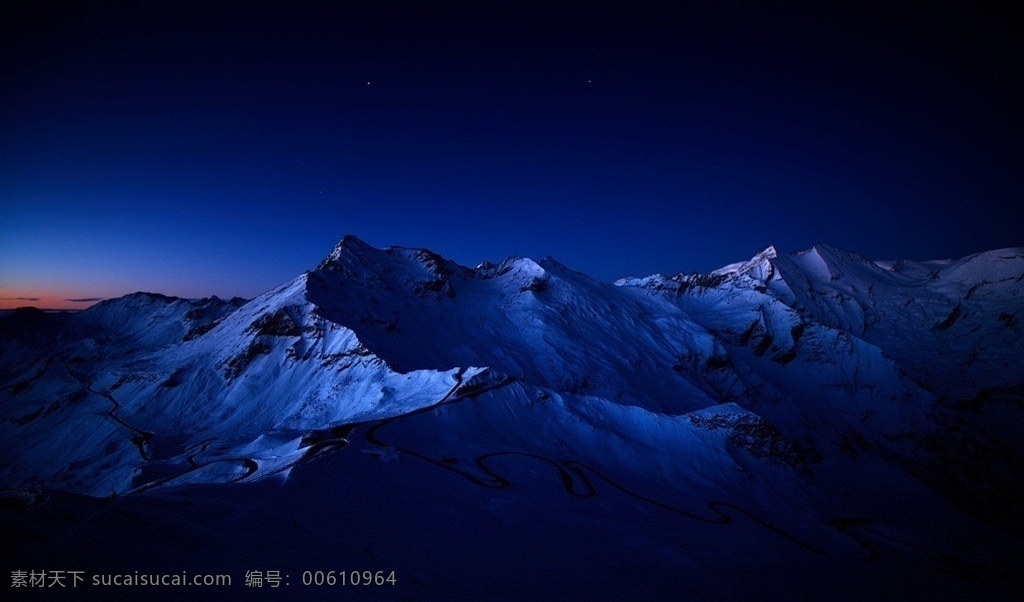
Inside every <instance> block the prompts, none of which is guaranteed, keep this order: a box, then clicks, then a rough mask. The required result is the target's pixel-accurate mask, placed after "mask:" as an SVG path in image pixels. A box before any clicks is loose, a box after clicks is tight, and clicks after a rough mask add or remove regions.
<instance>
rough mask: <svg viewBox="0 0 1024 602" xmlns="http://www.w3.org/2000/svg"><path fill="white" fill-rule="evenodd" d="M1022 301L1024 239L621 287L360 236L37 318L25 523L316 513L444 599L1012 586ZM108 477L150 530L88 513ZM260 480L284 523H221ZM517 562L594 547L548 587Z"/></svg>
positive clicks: (262, 545)
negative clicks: (200, 291)
mask: <svg viewBox="0 0 1024 602" xmlns="http://www.w3.org/2000/svg"><path fill="white" fill-rule="evenodd" d="M1021 298H1024V249H1020V248H1018V249H1003V250H998V251H991V252H988V253H981V254H978V255H974V256H971V257H967V258H964V259H961V260H957V261H934V262H911V261H871V260H868V259H865V258H863V257H860V256H858V255H855V254H853V253H849V252H846V251H842V250H840V249H836V248H833V247H829V246H817V247H814V248H812V249H810V250H807V251H804V252H801V253H795V254H792V255H784V254H780V253H778V252H777V251H776V250H775V249H774V248H773V247H769V248H768V249H766V250H765V251H762V252H761V253H758V254H757V255H756V256H754V257H753V258H752V259H750V260H748V261H745V262H740V263H736V264H732V265H729V266H726V267H723V268H721V269H719V270H715V271H713V272H711V273H707V274H699V273H694V274H682V273H681V274H675V275H671V276H665V275H652V276H648V277H644V278H625V279H622V280H619V281H618V282H616V283H615V284H606V283H601V282H597V281H595V280H593V279H591V278H589V277H587V276H585V275H583V274H580V273H577V272H574V271H572V270H571V269H569V268H567V267H565V266H563V265H561V264H560V263H558V262H557V261H555V260H553V259H550V258H548V259H545V260H542V261H540V262H539V263H538V262H534V261H533V260H530V259H526V258H518V257H513V258H509V259H506V260H504V261H502V262H501V263H499V264H497V265H495V264H490V263H483V264H481V265H479V266H477V267H476V268H469V267H464V266H461V265H458V264H456V263H455V262H452V261H450V260H447V259H445V258H443V257H441V256H439V255H437V254H435V253H433V252H431V251H428V250H425V249H410V248H403V247H390V248H387V249H377V248H374V247H372V246H370V245H368V244H366V243H364V242H363V241H361V240H359V239H358V238H356V237H354V236H346V237H345V238H343V239H342V240H341V242H339V243H338V245H337V246H336V247H335V248H334V249H333V250H332V251H331V253H330V254H329V255H328V256H327V257H326V258H325V259H324V260H323V261H322V262H321V263H320V264H319V265H318V266H317V267H316V268H315V269H313V270H311V271H309V272H307V273H305V274H303V275H301V276H299V277H297V278H295V279H294V280H292V281H290V282H287V283H284V284H282V285H281V286H279V287H277V288H275V289H273V290H271V291H269V292H267V293H265V294H263V295H261V296H259V297H257V298H255V299H252V300H249V301H242V300H232V301H231V302H225V301H221V300H219V299H216V298H212V299H205V300H201V301H188V300H184V299H176V298H171V297H164V296H160V295H148V294H136V295H129V296H127V297H123V298H120V299H113V300H108V301H104V302H102V303H99V304H97V305H95V306H94V307H92V308H90V309H88V310H85V311H82V312H80V313H78V314H61V315H51V314H47V315H42V316H38V315H33V316H31V320H30V319H28V318H27V317H26V316H25V315H23V313H22V314H13V315H10V316H7V317H5V318H2V319H0V337H2V340H3V342H4V344H3V346H2V350H0V391H2V393H0V396H2V397H0V400H2V401H0V419H2V422H0V433H2V437H3V441H4V443H5V445H4V449H5V451H4V452H3V458H4V462H3V463H2V464H0V486H2V487H3V488H5V489H4V491H6V492H7V493H6V494H5V495H6V497H5V498H4V499H5V500H6V501H7V502H8V504H7V505H8V506H11V509H10V510H8V511H6V512H9V514H7V515H6V516H7V518H5V519H4V523H3V525H4V526H5V528H6V529H7V531H6V533H7V534H8V537H6V538H5V539H6V540H7V543H5V544H4V546H5V547H6V548H9V551H10V552H11V554H8V555H7V556H9V557H14V556H19V557H23V558H27V559H31V558H48V557H52V556H53V550H52V548H51V547H48V546H49V545H50V544H48V543H47V542H48V541H49V542H52V541H55V540H57V539H59V538H62V537H67V536H70V535H69V534H70V533H71V532H72V531H73V532H74V533H78V534H79V536H80V537H83V538H84V537H85V536H86V535H88V534H96V533H98V531H99V530H102V529H105V530H106V531H104V533H105V535H104V541H107V540H110V541H116V542H120V545H122V546H125V549H138V548H139V546H140V545H141V544H140V542H141V541H142V540H144V539H146V538H156V540H157V542H158V544H157V545H158V546H163V547H164V548H165V549H169V550H172V551H170V552H166V554H167V555H169V556H165V555H164V553H163V552H161V554H159V555H153V556H146V555H144V558H148V559H149V560H150V561H155V559H157V558H158V557H159V558H165V557H170V558H173V559H174V560H175V562H179V563H180V562H184V560H183V559H184V558H186V557H187V555H185V553H184V552H181V553H177V552H174V551H173V550H176V549H178V547H175V546H178V544H175V543H170V542H169V540H166V541H165V539H166V538H167V537H169V536H168V535H167V533H171V532H180V533H181V536H180V537H179V536H175V537H176V538H177V539H181V540H182V541H184V542H185V544H182V546H183V547H181V549H182V550H185V549H203V550H211V553H210V556H209V557H202V558H206V559H207V560H209V559H210V558H212V557H214V556H218V557H221V558H224V557H228V556H230V554H236V555H237V554H240V553H241V551H243V550H245V551H249V552H250V553H251V551H252V550H256V551H258V552H259V553H260V554H265V555H270V556H273V554H274V551H275V550H278V549H280V548H279V542H280V541H286V542H291V543H293V544H295V545H296V546H299V545H300V542H301V547H302V550H303V551H302V552H300V553H297V555H296V556H294V557H292V558H289V559H287V560H286V559H284V558H281V559H280V560H279V561H280V562H282V563H293V564H292V565H290V566H291V567H292V569H294V570H295V571H297V574H298V573H301V572H302V570H303V569H302V567H303V566H305V567H306V568H309V567H312V566H320V565H323V563H324V561H325V559H326V558H330V559H331V562H334V561H335V560H334V559H337V558H340V559H341V560H343V561H344V562H347V563H349V564H343V565H339V568H345V567H348V568H357V567H362V566H369V565H374V566H378V565H380V566H385V565H386V566H395V567H400V568H401V569H402V570H404V571H406V575H408V577H409V578H410V579H411V580H412V581H405V582H403V583H405V586H404V589H403V588H400V589H401V592H404V593H402V595H408V596H411V597H414V598H427V599H435V598H436V599H445V598H451V597H465V596H466V595H471V596H477V597H479V596H483V597H497V598H503V599H505V598H507V599H521V598H522V597H525V596H527V595H530V596H540V597H542V598H543V597H551V596H554V597H560V596H568V595H576V594H579V593H580V592H590V593H592V594H594V595H597V594H598V593H601V594H602V595H604V594H607V593H608V592H612V593H616V592H617V593H618V594H622V595H626V594H627V593H628V592H630V591H634V590H633V585H630V584H629V583H628V582H627V580H620V579H618V578H616V577H614V576H613V575H615V574H618V573H616V572H615V571H614V570H612V568H613V567H617V569H616V570H618V569H622V567H627V568H628V570H629V571H633V572H635V574H636V575H638V576H642V578H643V579H648V580H650V581H651V583H654V584H655V585H652V586H651V588H649V589H645V590H644V591H646V592H647V593H648V594H649V597H650V598H652V599H658V598H662V599H676V598H678V597H679V596H680V595H683V594H687V595H694V596H698V597H701V598H704V599H716V598H721V599H731V598H734V597H735V596H739V595H751V594H754V593H758V594H760V597H762V598H763V597H768V598H774V597H780V598H785V597H791V596H792V595H794V594H800V595H805V596H810V597H815V596H816V595H818V594H820V595H825V594H824V593H823V592H832V593H831V594H829V595H830V596H832V597H834V598H839V599H842V598H849V599H857V598H863V597H865V596H868V597H871V596H872V595H877V594H878V593H879V592H880V591H887V592H888V591H890V590H883V589H873V588H872V585H871V584H872V583H876V582H875V581H872V578H877V583H888V584H890V585H891V584H892V583H893V579H894V575H896V574H899V575H900V576H901V578H905V579H906V583H907V584H909V585H908V589H907V591H915V592H917V593H920V592H921V591H933V592H949V591H954V592H960V593H963V594H964V595H974V594H977V593H978V592H983V593H985V592H992V591H1001V590H1000V589H999V588H1001V587H1004V586H1006V585H1007V583H1006V579H1009V577H1007V575H1008V574H1009V572H1006V571H1008V570H1009V569H1008V568H1007V567H1008V564H1007V563H1010V562H1011V561H1012V559H1013V558H1017V557H1019V556H1015V555H1018V554H1019V553H1020V551H1021V547H1020V539H1019V538H1020V537H1021V535H1022V534H1024V523H1022V522H1021V518H1020V513H1019V509H1020V507H1021V506H1022V505H1024V490H1022V483H1024V478H1022V477H1024V470H1022V466H1024V464H1022V461H1024V449H1022V447H1021V444H1020V439H1019V434H1020V432H1022V431H1024V410H1022V407H1024V403H1022V401H1024V337H1022V328H1024V325H1022V323H1024V308H1022V306H1021V302H1020V299H1021ZM240 492H245V493H244V495H243V494H242V493H240ZM72 494H75V495H74V496H72ZM79 495H84V496H87V497H78V496H79ZM68 496H72V497H68ZM239 496H242V497H239ZM243 498H244V500H245V501H244V502H243V501H241V500H242V499H243ZM181 499H190V500H193V503H199V504H201V506H202V511H201V512H198V511H194V510H192V509H191V508H192V507H191V506H190V507H188V508H186V507H178V506H174V505H173V503H172V500H181ZM100 500H107V501H106V502H102V503H115V504H117V506H116V507H117V508H119V510H118V512H121V513H122V515H129V516H135V517H136V518H138V517H142V518H140V520H144V521H145V522H147V523H148V524H151V525H153V529H152V530H150V531H147V532H146V533H144V534H142V533H139V532H138V531H137V530H135V529H134V527H131V526H129V524H121V523H120V522H115V523H114V526H113V527H112V526H111V523H110V521H107V520H104V519H101V518H96V517H97V516H100V515H101V514H102V513H100V514H96V513H93V514H89V513H85V514H81V513H80V512H79V511H81V510H83V509H88V508H93V507H95V505H96V504H100V503H101V501H100ZM111 500H113V502H111ZM195 500H202V501H200V502H196V501H195ZM311 500H317V502H316V503H317V504H320V503H323V504H326V505H325V506H322V508H321V506H316V508H321V509H318V510H313V509H311V505H310V504H312V502H311ZM167 504H171V506H167ZM239 504H242V505H243V506H244V507H246V508H247V510H245V515H246V516H251V517H260V520H265V521H266V523H267V524H266V525H265V529H266V531H265V533H264V534H263V535H259V536H253V535H251V534H249V535H245V536H244V537H242V536H241V535H240V531H239V529H242V528H243V526H242V524H241V523H238V522H237V520H236V519H228V518H226V517H227V516H229V515H232V516H234V515H233V514H232V513H233V512H234V511H233V510H231V509H232V508H235V507H236V506H238V505H239ZM158 508H165V509H166V508H171V509H170V510H167V511H168V512H169V513H170V514H167V515H164V514H161V513H160V512H163V510H161V511H160V512H158V511H157V509H158ZM328 508H331V509H332V510H330V511H328ZM69 509H70V510H69ZM66 512H73V513H75V514H76V515H78V514H81V516H82V518H79V519H76V520H77V521H79V522H77V523H74V524H75V526H74V527H73V528H72V527H65V526H62V525H64V524H65V523H61V522H60V521H57V519H56V518H55V517H56V516H59V515H61V513H66ZM197 512H198V513H197ZM343 516H344V517H345V518H342V517H343ZM356 520H358V521H363V525H364V526H363V527H359V528H355V527H353V526H352V525H351V523H352V522H353V521H356ZM339 521H340V522H344V523H346V524H348V525H349V527H346V528H342V527H340V526H339ZM243 522H244V521H243ZM14 523H18V524H27V525H34V527H32V528H30V529H28V530H24V529H22V530H18V529H21V527H19V528H18V529H15V528H13V527H12V526H11V525H12V524H14ZM441 524H443V525H444V528H443V539H444V541H443V542H437V541H435V540H434V538H438V537H441V533H442V531H438V529H439V528H440V527H439V525H441ZM368 525H373V526H374V528H373V529H371V528H369V527H368ZM350 527H351V528H355V530H354V531H352V532H348V531H346V529H348V528H350ZM32 529H35V531H32ZM67 529H71V530H72V531H66V530H67ZM375 529H376V530H375ZM29 532H35V533H44V534H48V535H46V536H44V537H43V538H42V539H38V538H33V537H29V536H28V535H26V534H27V533H29ZM340 533H344V535H341V534H340ZM481 534H483V539H480V537H481ZM46 537H50V538H52V539H47V538H46ZM487 538H491V539H494V538H501V539H503V540H504V541H506V542H507V543H506V545H505V546H503V549H502V550H501V551H496V552H492V551H491V550H492V548H490V547H489V545H490V544H487V545H485V544H484V543H483V542H484V541H486V540H487ZM177 539H176V540H177ZM76 541H78V540H76ZM429 541H434V543H433V544H430V545H428V544H427V543H426V542H429ZM241 542H245V543H244V545H243V543H241ZM77 545H79V546H80V547H78V548H73V549H74V550H89V549H93V548H91V547H90V546H93V545H94V544H89V543H87V542H85V541H84V540H82V541H78V543H77ZM145 545H146V546H147V547H148V548H155V547H157V546H153V545H152V544H150V543H147V544H145ZM286 545H291V544H286ZM431 545H433V546H435V547H434V548H432V547H431ZM538 545H540V546H541V547H543V549H544V550H548V551H536V550H535V551H534V552H531V553H529V554H526V555H525V556H524V555H523V553H522V550H524V549H527V548H529V549H534V547H535V546H538ZM179 547H180V546H179ZM435 548H436V549H435ZM289 549H291V548H289ZM367 550H369V551H367ZM431 550H434V551H437V550H441V551H442V552H443V553H441V554H435V553H434V552H432V551H431ZM47 554H50V556H47ZM64 554H65V556H62V557H61V558H62V559H63V560H65V561H67V562H65V564H69V563H70V564H75V562H79V563H81V564H82V565H83V566H85V565H88V566H91V567H96V568H97V570H99V569H104V570H106V569H109V568H110V565H111V563H112V562H114V561H116V560H117V559H118V558H121V557H119V556H118V555H117V554H114V555H112V556H104V555H103V554H86V553H84V552H81V553H80V552H78V551H70V552H65V553H64ZM154 554H156V553H155V552H154ZM58 556H59V555H58ZM236 557H237V556H236ZM474 558H490V559H491V560H490V561H489V564H488V566H489V567H490V568H489V569H488V571H489V573H488V574H487V575H483V574H480V573H479V571H478V570H477V568H475V567H477V566H478V565H477V564H476V563H475V561H473V560H472V559H474ZM104 559H105V560H104ZM779 559H787V560H785V561H784V562H783V565H782V566H780V565H779V562H780V560H779ZM865 559H868V560H871V561H873V563H874V564H873V565H872V566H873V567H874V568H865V566H866V565H865V564H864V562H863V561H864V560H865ZM121 560H131V559H130V558H128V559H126V558H121ZM219 562H221V563H224V562H225V561H223V560H220V561H219ZM301 563H306V564H301ZM316 563H319V564H316ZM388 563H391V564H388ZM439 563H440V564H439ZM58 564H60V563H58ZM227 564H228V565H229V568H232V569H238V570H242V567H243V566H247V565H245V562H242V561H238V562H234V563H232V562H228V563H227ZM61 566H63V565H61ZM75 566H78V565H77V564H76V565H75ZM197 566H198V565H197ZM331 566H334V565H331ZM741 567H742V568H743V570H752V571H755V572H760V573H763V574H769V573H772V574H774V575H775V577H777V579H770V580H769V581H770V583H771V585H769V586H766V587H767V588H768V589H764V590H755V589H754V587H753V586H750V585H744V584H743V583H735V582H734V581H733V580H732V579H731V578H730V577H729V576H730V575H732V574H733V572H734V571H736V570H740V568H741ZM249 568H251V567H249ZM197 570H198V569H197ZM523 570H526V571H528V572H533V571H541V572H545V571H550V570H557V571H564V572H566V573H565V574H571V575H572V576H571V577H566V578H565V580H563V581H559V582H558V583H557V584H556V585H554V586H552V587H554V589H553V590H543V589H539V588H541V587H542V586H541V585H538V584H537V583H535V582H534V581H532V580H531V581H530V582H529V583H526V582H523V581H522V580H517V579H516V578H515V575H517V574H520V573H521V571H523ZM623 570H624V569H623ZM773 571H774V573H773ZM872 571H875V572H872ZM901 571H902V572H901ZM1000 571H1003V572H1000ZM1014 574H1016V573H1014ZM446 575H447V576H446ZM294 578H297V577H294ZM638 578H640V577H638ZM835 580H839V581H844V580H849V581H850V582H851V583H853V582H856V583H859V585H858V586H857V587H854V588H852V589H849V590H844V592H840V593H838V594H837V593H836V592H835V591H834V590H832V589H830V585H829V584H830V583H833V582H835ZM412 583H418V584H419V585H411V584H412ZM797 583H799V584H803V585H802V586H800V587H798V586H797V585H795V584H797ZM901 583H902V581H901ZM634 585H635V584H634ZM1018 585H1019V584H1018ZM801 587H803V589H801ZM494 588H497V589H494ZM922 588H923V589H922ZM979 588H980V589H979ZM897 589H898V588H897ZM395 591H396V592H397V591H398V590H395ZM494 592H498V593H497V594H494ZM491 594H494V596H491Z"/></svg>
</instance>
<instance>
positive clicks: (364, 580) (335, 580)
mask: <svg viewBox="0 0 1024 602" xmlns="http://www.w3.org/2000/svg"><path fill="white" fill-rule="evenodd" d="M396 583H398V579H397V578H395V572H394V571H303V572H302V585H342V586H346V585H395V584H396Z"/></svg>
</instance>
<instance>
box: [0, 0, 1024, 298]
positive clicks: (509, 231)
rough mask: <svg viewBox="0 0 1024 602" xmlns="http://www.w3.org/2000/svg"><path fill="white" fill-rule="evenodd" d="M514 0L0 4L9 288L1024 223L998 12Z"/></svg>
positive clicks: (739, 250) (666, 256) (2, 252)
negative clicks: (337, 248)
mask: <svg viewBox="0 0 1024 602" xmlns="http://www.w3.org/2000/svg"><path fill="white" fill-rule="evenodd" d="M493 6H497V5H491V6H489V7H487V8H479V5H475V4H469V5H459V6H458V7H457V8H456V9H453V10H447V9H445V8H444V7H442V6H441V5H436V4H432V5H431V6H430V7H429V8H423V7H422V6H421V5H416V4H408V5H407V4H401V3H392V4H383V5H382V4H381V3H366V4H365V6H360V5H359V3H348V4H346V5H344V6H343V7H341V8H339V7H338V5H337V3H332V4H309V3H305V4H288V5H276V6H275V5H268V6H263V5H261V4H260V3H253V2H250V3H244V4H230V3H227V4H218V5H217V6H216V7H213V8H210V7H207V6H202V5H194V4H182V3H145V5H144V6H136V5H135V4H134V3H127V4H125V3H110V4H105V3H90V5H89V6H78V7H67V6H64V5H61V4H56V5H53V6H46V5H45V3H32V4H31V5H27V4H26V5H24V6H17V7H13V8H12V7H5V8H4V9H3V11H4V15H3V18H2V19H0V22H2V24H3V25H2V26H3V27H4V28H5V30H4V32H3V36H2V38H3V41H2V42H0V43H2V44H3V47H2V57H3V63H2V75H3V81H4V82H7V85H6V86H5V88H6V92H5V93H4V94H3V95H0V96H2V98H0V109H2V114H0V297H4V298H5V299H6V300H0V307H2V306H16V305H24V304H26V303H25V302H24V301H22V300H19V299H17V297H24V298H40V299H44V300H45V303H36V304H37V305H43V304H50V305H51V306H56V305H61V306H64V307H78V306H83V305H86V304H87V303H81V302H80V303H75V302H65V301H62V300H63V299H72V298H75V299H78V298H96V297H110V296H117V295H120V294H125V293H128V292H132V291H135V290H152V291H156V292H163V293H166V294H173V295H179V296H192V297H194V296H205V295H210V294H217V295H219V296H233V295H241V296H253V295H256V294H258V293H260V292H262V291H264V290H266V289H268V288H270V287H272V286H274V285H276V284H278V283H280V282H282V281H284V280H286V279H288V278H291V277H293V276H295V275H297V274H299V273H301V272H302V271H303V270H305V269H308V268H311V267H313V266H315V265H316V263H317V262H318V261H319V260H320V259H321V258H322V257H323V256H324V255H325V254H326V253H327V252H328V251H329V250H330V248H331V247H332V246H333V244H334V243H335V242H336V241H337V240H339V239H340V238H341V236H342V235H344V234H346V233H352V234H356V235H357V236H359V237H361V238H363V239H364V240H366V241H367V242H369V243H370V244H373V245H375V246H387V245H392V244H397V245H403V246H425V247H429V248H431V249H432V250H434V251H437V252H439V253H441V254H443V255H446V256H448V257H450V258H452V259H454V260H456V261H458V262H460V263H463V264H467V265H475V264H476V263H478V262H480V261H482V260H491V261H497V260H500V259H502V258H503V257H505V256H507V255H525V256H532V257H536V258H540V257H544V256H547V255H551V256H554V257H556V258H557V259H559V260H560V261H561V262H563V263H565V264H566V265H568V266H570V267H572V268H574V269H577V270H580V271H583V272H586V273H588V274H590V275H592V276H594V277H595V278H598V279H601V280H609V281H610V280H614V279H615V278H617V277H619V276H625V275H640V274H647V273H652V272H658V271H660V272H669V273H674V272H679V271H687V272H689V271H695V270H709V269H713V268H715V267H718V266H721V265H723V264H726V263H730V262H732V261H737V260H742V259H744V258H747V257H749V256H751V255H752V254H754V253H755V252H757V251H758V250H760V249H761V248H763V247H765V246H767V245H769V244H775V245H776V246H777V247H779V248H780V249H782V250H784V251H795V250H799V249H802V248H806V247H808V246H811V245H813V244H816V243H819V242H828V243H831V244H834V245H837V246H840V247H845V248H848V249H850V250H852V251H855V252H858V253H860V254H863V255H866V256H868V257H872V258H878V259H882V258H894V257H905V258H910V259H931V258H945V257H954V256H962V255H965V254H969V253H972V252H976V251H981V250H985V249H990V248H997V247H1004V246H1012V245H1021V244H1024V237H1022V236H1021V235H1020V232H1021V231H1022V228H1021V226H1022V225H1024V223H1022V222H1024V220H1022V217H1024V209H1022V206H1024V203H1021V200H1022V194H1021V193H1022V190H1024V178H1022V175H1021V174H1022V173H1024V170H1022V169H1021V167H1022V161H1021V159H1022V158H1024V152H1022V146H1021V144H1022V143H1021V141H1022V140H1024V132H1022V129H1024V128H1022V120H1021V116H1020V114H1019V109H1018V107H1019V106H1024V102H1022V100H1024V99H1022V98H1021V93H1020V90H1019V89H1018V88H1017V87H1016V84H1015V81H1016V80H1017V79H1019V77H1018V76H1019V73H1020V72H1021V69H1020V67H1021V65H1020V59H1019V57H1020V56H1021V54H1022V53H1021V52H1020V48H1019V42H1017V40H1016V36H1015V35H1014V33H1013V32H1012V31H1011V30H1010V27H1009V23H1010V22H1011V21H1010V20H1009V19H1008V18H1007V17H1006V16H1005V15H999V14H998V13H995V12H992V11H988V12H982V11H980V10H972V9H969V8H962V9H953V8H946V9H930V11H931V12H929V11H921V10H909V9H908V10H903V9H901V8H899V7H895V8H894V7H891V6H887V7H878V8H874V7H871V6H865V5H860V6H859V7H857V8H855V9H854V8H842V9H837V8H834V7H830V8H823V7H819V8H817V9H815V10H814V11H808V10H807V9H804V8H800V9H797V8H786V7H785V6H781V7H780V6H779V5H776V6H775V7H761V6H759V5H758V4H749V5H748V4H744V3H740V4H731V5H729V6H728V7H727V8H707V7H704V8H696V9H680V8H677V9H673V10H671V11H668V10H665V9H661V10H658V11H655V10H646V9H642V8H626V7H623V8H621V10H619V11H617V12H600V11H599V10H596V9H594V8H593V7H592V6H591V5H587V4H575V5H571V4H550V3H548V4H545V5H542V7H538V8H536V9H533V8H523V5H519V6H518V7H517V8H515V9H512V8H508V9H496V8H493ZM584 9H586V10H584Z"/></svg>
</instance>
